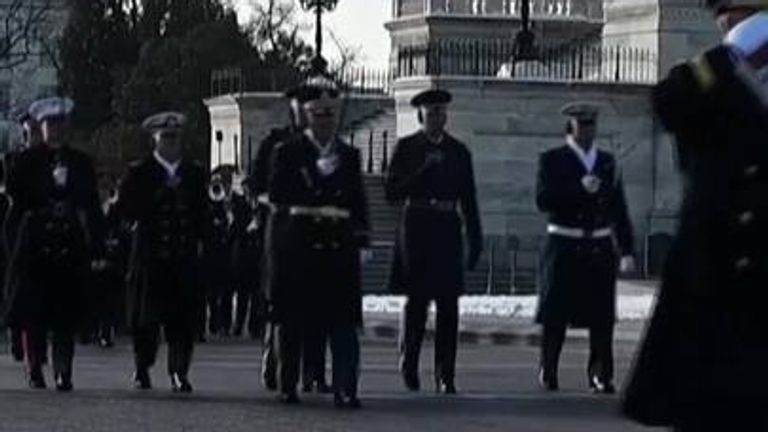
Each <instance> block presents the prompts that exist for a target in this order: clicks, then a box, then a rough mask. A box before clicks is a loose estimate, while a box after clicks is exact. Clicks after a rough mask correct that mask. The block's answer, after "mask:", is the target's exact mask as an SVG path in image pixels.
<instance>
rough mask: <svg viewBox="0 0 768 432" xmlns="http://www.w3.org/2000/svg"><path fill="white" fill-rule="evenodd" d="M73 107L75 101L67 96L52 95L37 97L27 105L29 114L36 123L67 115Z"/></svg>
mask: <svg viewBox="0 0 768 432" xmlns="http://www.w3.org/2000/svg"><path fill="white" fill-rule="evenodd" d="M74 108H75V102H73V101H72V99H70V98H67V97H52V98H45V99H39V100H36V101H34V102H32V104H31V105H30V106H29V110H28V112H29V116H30V117H31V118H32V119H33V120H35V121H36V122H38V123H42V122H44V121H45V120H47V119H51V118H62V117H67V116H69V114H70V113H72V110H73V109H74Z"/></svg>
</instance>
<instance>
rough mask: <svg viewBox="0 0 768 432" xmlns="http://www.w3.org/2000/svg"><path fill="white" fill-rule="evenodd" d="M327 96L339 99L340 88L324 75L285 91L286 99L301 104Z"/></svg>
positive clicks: (311, 78)
mask: <svg viewBox="0 0 768 432" xmlns="http://www.w3.org/2000/svg"><path fill="white" fill-rule="evenodd" d="M324 94H325V95H327V96H328V97H329V98H331V99H336V98H338V97H339V86H338V85H336V83H335V82H334V81H333V80H331V79H330V78H328V77H326V76H324V75H315V76H313V77H310V78H309V79H307V80H306V81H304V82H302V83H301V84H299V85H297V86H295V87H291V88H289V89H288V90H286V91H285V97H286V98H288V99H296V100H297V101H298V102H299V103H302V104H303V103H306V102H309V101H313V100H317V99H320V98H322V97H323V95H324Z"/></svg>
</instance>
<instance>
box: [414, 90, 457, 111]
mask: <svg viewBox="0 0 768 432" xmlns="http://www.w3.org/2000/svg"><path fill="white" fill-rule="evenodd" d="M452 100H453V95H451V93H449V92H448V91H446V90H441V89H429V90H424V91H422V92H419V93H417V94H416V95H415V96H414V97H412V98H411V106H413V107H414V108H418V107H420V106H422V105H433V104H443V105H445V104H449V103H451V101H452Z"/></svg>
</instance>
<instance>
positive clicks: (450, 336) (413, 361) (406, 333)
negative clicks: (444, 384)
mask: <svg viewBox="0 0 768 432" xmlns="http://www.w3.org/2000/svg"><path fill="white" fill-rule="evenodd" d="M435 303H436V305H437V317H436V318H437V319H436V332H435V378H436V379H441V380H443V381H451V380H453V378H454V376H455V375H456V344H457V337H458V334H457V333H458V329H459V299H458V297H457V296H445V297H438V298H436V299H435ZM429 304H430V299H429V298H428V297H421V296H414V295H411V296H408V299H407V300H406V303H405V308H404V310H403V316H402V320H403V321H402V322H401V324H400V328H401V333H400V361H401V366H400V367H401V369H402V370H403V371H405V372H408V373H413V374H417V373H418V369H419V353H420V352H421V342H422V340H423V339H424V329H425V327H426V323H427V315H428V313H429Z"/></svg>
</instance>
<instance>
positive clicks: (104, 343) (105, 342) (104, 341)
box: [99, 337, 115, 348]
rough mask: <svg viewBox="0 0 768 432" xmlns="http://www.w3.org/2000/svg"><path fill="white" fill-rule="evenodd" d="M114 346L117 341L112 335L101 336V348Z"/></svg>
mask: <svg viewBox="0 0 768 432" xmlns="http://www.w3.org/2000/svg"><path fill="white" fill-rule="evenodd" d="M114 346H115V342H114V341H113V340H112V338H111V337H102V338H99V347H100V348H112V347H114Z"/></svg>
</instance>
